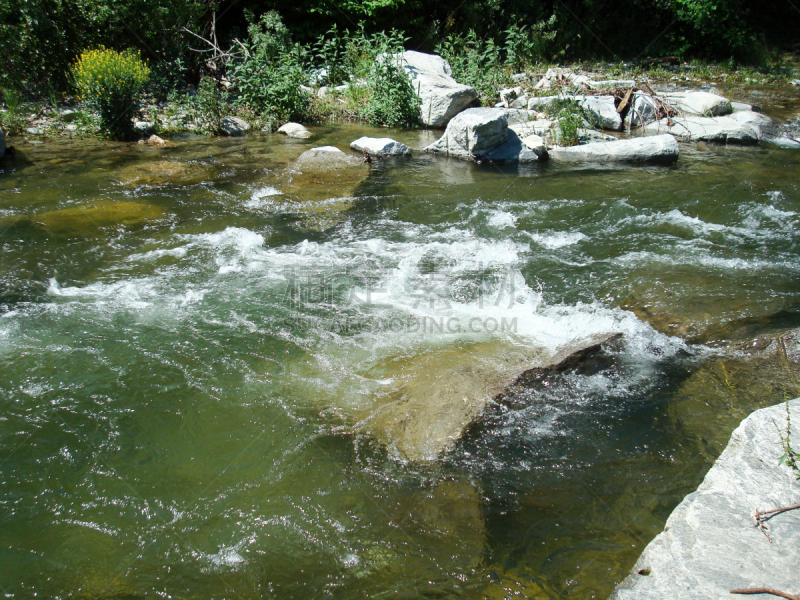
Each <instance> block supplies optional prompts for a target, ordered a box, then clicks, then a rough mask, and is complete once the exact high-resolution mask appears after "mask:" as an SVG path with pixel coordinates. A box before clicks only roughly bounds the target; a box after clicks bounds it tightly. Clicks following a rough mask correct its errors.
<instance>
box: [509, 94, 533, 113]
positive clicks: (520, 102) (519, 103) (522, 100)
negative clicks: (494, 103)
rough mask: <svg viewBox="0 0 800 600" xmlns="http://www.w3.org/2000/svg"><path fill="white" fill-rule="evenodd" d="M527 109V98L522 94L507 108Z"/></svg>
mask: <svg viewBox="0 0 800 600" xmlns="http://www.w3.org/2000/svg"><path fill="white" fill-rule="evenodd" d="M527 107H528V97H527V96H526V95H525V94H523V95H522V96H520V97H518V98H516V99H515V100H514V101H512V102H511V104H510V105H509V107H508V108H515V109H525V108H527Z"/></svg>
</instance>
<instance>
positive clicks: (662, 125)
mask: <svg viewBox="0 0 800 600" xmlns="http://www.w3.org/2000/svg"><path fill="white" fill-rule="evenodd" d="M669 122H670V120H669V119H661V121H655V122H653V123H650V124H648V125H647V126H645V128H644V130H645V131H646V132H647V133H649V134H659V133H671V134H672V135H674V136H675V137H677V138H678V139H679V140H681V141H685V142H689V141H691V142H717V143H723V144H724V143H728V144H745V145H751V144H757V143H758V133H757V132H756V130H755V129H753V128H752V127H750V125H747V124H745V123H740V122H738V121H734V120H733V119H732V118H730V117H672V119H671V122H672V126H670V125H669Z"/></svg>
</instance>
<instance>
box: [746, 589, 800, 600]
mask: <svg viewBox="0 0 800 600" xmlns="http://www.w3.org/2000/svg"><path fill="white" fill-rule="evenodd" d="M731 594H772V595H773V596H780V597H781V598H786V600H800V596H796V595H794V594H787V593H786V592H782V591H780V590H773V589H771V588H749V589H746V590H731Z"/></svg>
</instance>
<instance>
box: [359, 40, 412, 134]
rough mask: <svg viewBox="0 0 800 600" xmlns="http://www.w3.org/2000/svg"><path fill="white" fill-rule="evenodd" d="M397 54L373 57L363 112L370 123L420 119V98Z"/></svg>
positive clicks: (406, 122)
mask: <svg viewBox="0 0 800 600" xmlns="http://www.w3.org/2000/svg"><path fill="white" fill-rule="evenodd" d="M396 56H398V54H396V53H392V54H387V55H384V57H383V60H377V61H375V64H374V68H373V70H372V73H371V75H370V78H369V86H368V87H369V92H370V94H369V100H368V102H367V105H366V110H365V115H364V116H365V117H366V118H367V120H368V121H369V123H370V125H385V126H387V127H413V126H414V125H416V124H417V123H418V121H419V107H420V103H421V101H420V98H419V96H417V94H416V92H414V88H413V86H412V85H411V81H409V79H408V77H407V76H406V73H405V70H404V69H403V67H402V65H401V64H399V61H398V60H397V59H396V58H395V57H396Z"/></svg>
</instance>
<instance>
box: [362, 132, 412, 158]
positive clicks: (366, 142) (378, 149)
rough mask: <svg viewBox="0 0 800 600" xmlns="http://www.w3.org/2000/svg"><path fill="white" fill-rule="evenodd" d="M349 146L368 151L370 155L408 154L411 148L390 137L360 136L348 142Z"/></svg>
mask: <svg viewBox="0 0 800 600" xmlns="http://www.w3.org/2000/svg"><path fill="white" fill-rule="evenodd" d="M350 147H351V148H352V149H353V150H357V151H358V152H364V151H366V152H369V153H370V154H371V155H372V156H410V155H411V150H409V148H408V146H406V145H405V144H403V143H401V142H397V141H395V140H393V139H392V138H373V137H360V138H358V139H357V140H355V141H354V142H351V143H350Z"/></svg>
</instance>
